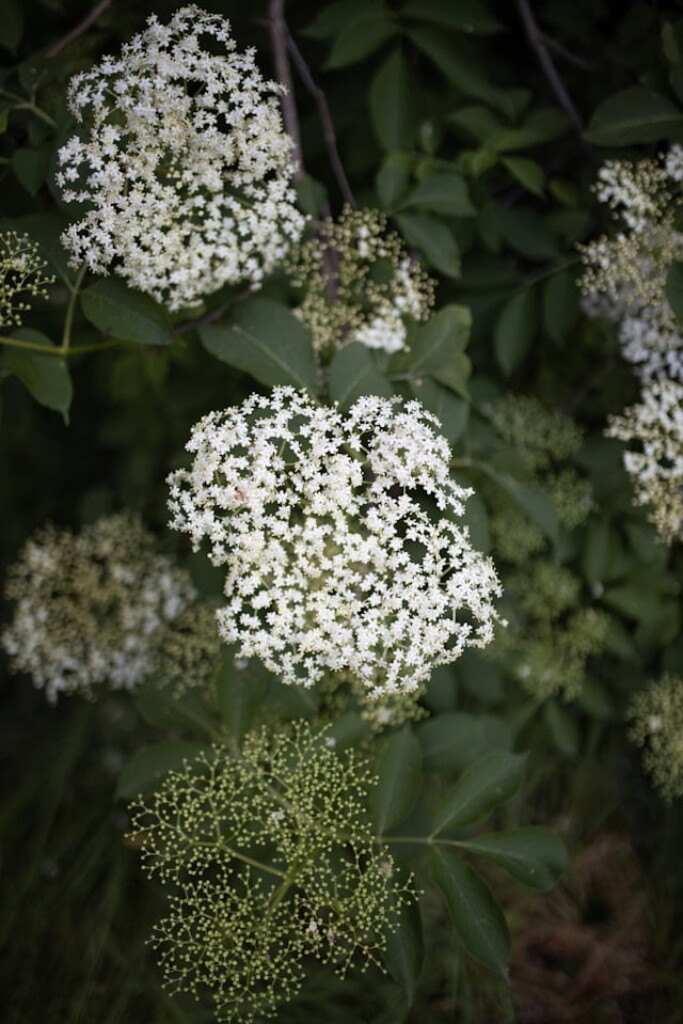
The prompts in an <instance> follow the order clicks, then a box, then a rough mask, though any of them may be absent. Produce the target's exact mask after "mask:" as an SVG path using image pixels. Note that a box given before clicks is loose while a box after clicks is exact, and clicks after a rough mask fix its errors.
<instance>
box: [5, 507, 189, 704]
mask: <svg viewBox="0 0 683 1024" xmlns="http://www.w3.org/2000/svg"><path fill="white" fill-rule="evenodd" d="M6 595H7V597H8V598H10V600H13V601H15V602H16V607H15V611H14V618H13V621H12V622H11V624H10V625H9V626H8V627H6V629H5V630H4V631H3V633H2V638H1V639H2V646H3V647H4V649H5V651H6V652H7V653H8V654H9V655H10V657H11V659H12V667H13V669H14V670H15V671H17V672H27V673H29V674H30V675H31V676H33V681H34V683H35V685H36V686H37V687H40V688H43V689H44V690H45V693H46V696H47V698H48V700H50V701H55V700H56V699H57V697H58V695H59V694H60V693H73V692H75V691H77V690H83V691H85V692H86V693H88V692H90V691H91V689H92V687H93V686H95V685H96V684H99V683H106V684H107V685H108V686H110V687H112V688H113V689H131V688H133V687H134V686H136V685H137V684H138V683H140V682H141V681H142V680H143V679H144V678H145V676H147V675H148V674H149V673H150V672H152V671H154V670H155V668H156V666H157V657H158V649H157V648H158V644H160V643H162V642H163V637H164V635H165V633H164V627H166V626H167V624H168V623H170V622H172V621H173V620H174V619H175V618H176V617H177V616H178V615H179V614H180V613H181V612H183V611H184V609H185V608H187V607H188V605H189V604H190V603H191V602H192V601H193V600H194V599H195V597H196V593H195V590H194V587H193V586H192V583H191V582H190V579H189V577H188V576H187V574H186V573H185V572H183V571H182V570H180V569H178V568H176V567H175V566H174V565H173V564H172V562H171V560H170V559H169V558H167V557H166V556H165V555H162V554H159V553H158V552H157V551H155V550H154V546H153V538H152V536H151V535H150V534H149V533H148V532H147V530H146V529H145V528H144V527H143V525H142V523H141V522H140V520H139V519H137V518H135V517H134V516H130V515H125V514H122V515H115V516H110V517H108V518H105V519H100V520H99V521H98V522H96V523H94V524H92V525H91V526H87V527H85V529H84V530H83V531H82V532H81V533H80V534H78V535H74V534H72V533H70V532H69V531H68V530H58V529H56V528H55V527H53V526H47V527H46V528H44V529H43V530H41V531H39V532H38V533H37V534H36V535H35V536H34V537H32V538H31V539H30V540H29V541H27V543H26V545H25V546H24V548H23V550H22V552H21V554H20V556H19V559H18V561H17V562H16V564H15V565H14V566H12V568H11V569H10V572H9V575H8V583H7V589H6ZM157 640H158V643H157Z"/></svg>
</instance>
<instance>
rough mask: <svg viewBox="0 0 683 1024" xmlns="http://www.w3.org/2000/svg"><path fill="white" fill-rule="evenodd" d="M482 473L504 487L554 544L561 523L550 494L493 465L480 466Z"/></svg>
mask: <svg viewBox="0 0 683 1024" xmlns="http://www.w3.org/2000/svg"><path fill="white" fill-rule="evenodd" d="M480 468H481V470H482V472H484V473H485V474H486V476H488V477H489V478H490V479H491V480H493V481H495V483H497V484H498V486H499V487H502V488H503V490H504V491H505V493H506V494H507V495H509V497H510V498H512V500H513V501H514V502H515V503H516V504H517V505H519V507H520V508H521V509H522V511H523V512H525V513H526V514H527V515H528V516H529V518H530V519H532V520H533V521H534V522H535V523H536V525H537V526H540V528H541V530H543V532H544V533H545V535H546V536H547V537H549V538H550V540H552V541H553V542H555V541H556V540H557V537H558V532H559V523H558V520H557V511H556V509H555V503H554V501H553V499H552V498H551V497H550V495H549V494H548V492H547V491H546V490H544V489H543V488H542V487H539V486H538V485H536V484H525V483H521V482H520V481H519V480H517V479H515V478H514V477H512V476H510V475H509V474H508V473H505V472H503V471H501V470H498V469H496V468H494V466H492V465H491V463H490V462H489V463H486V464H482V465H481V466H480Z"/></svg>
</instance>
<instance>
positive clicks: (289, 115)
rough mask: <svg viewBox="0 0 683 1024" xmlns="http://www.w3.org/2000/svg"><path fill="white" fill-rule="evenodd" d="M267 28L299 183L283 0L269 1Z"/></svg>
mask: <svg viewBox="0 0 683 1024" xmlns="http://www.w3.org/2000/svg"><path fill="white" fill-rule="evenodd" d="M268 28H269V30H270V39H271V42H272V45H273V57H274V59H275V72H276V74H277V78H278V81H279V82H280V84H281V85H283V86H284V92H283V94H282V95H281V97H280V103H281V105H282V118H283V120H284V123H285V131H286V132H287V134H288V135H289V137H290V139H291V140H292V156H293V158H294V165H295V166H294V174H293V176H292V177H293V178H294V181H301V180H302V179H303V178H304V176H305V173H306V172H305V171H304V162H303V156H302V149H301V129H300V128H299V115H298V113H297V109H296V102H295V100H294V85H293V82H292V73H291V70H290V67H289V58H288V57H287V34H288V33H287V23H286V21H285V0H270V3H269V4H268Z"/></svg>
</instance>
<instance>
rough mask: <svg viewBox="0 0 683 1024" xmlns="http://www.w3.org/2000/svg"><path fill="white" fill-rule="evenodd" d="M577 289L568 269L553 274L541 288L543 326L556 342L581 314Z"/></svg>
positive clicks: (564, 336)
mask: <svg viewBox="0 0 683 1024" xmlns="http://www.w3.org/2000/svg"><path fill="white" fill-rule="evenodd" d="M579 298H580V296H579V289H578V288H577V286H576V281H575V280H574V277H573V275H572V274H571V273H570V272H569V271H568V270H561V271H559V273H557V274H553V276H552V277H551V278H549V280H548V281H546V283H545V286H544V288H543V326H544V327H545V329H546V331H547V332H548V334H549V335H550V337H551V338H552V339H553V341H556V342H558V343H559V342H562V341H564V339H565V338H566V337H567V335H568V334H569V332H570V331H571V330H572V328H573V327H574V325H575V324H576V322H577V321H578V319H579V316H580V314H581V307H580V305H579Z"/></svg>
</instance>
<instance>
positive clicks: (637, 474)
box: [607, 378, 683, 543]
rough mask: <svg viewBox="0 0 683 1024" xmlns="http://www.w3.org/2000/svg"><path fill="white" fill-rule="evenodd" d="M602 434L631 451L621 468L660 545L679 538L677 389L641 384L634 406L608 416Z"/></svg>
mask: <svg viewBox="0 0 683 1024" xmlns="http://www.w3.org/2000/svg"><path fill="white" fill-rule="evenodd" d="M607 434H608V435H609V436H610V437H616V438H618V439H619V440H620V441H626V442H627V443H628V444H630V445H634V447H633V448H631V449H630V450H629V451H626V452H625V453H624V466H625V468H626V471H627V472H628V473H629V475H630V477H631V479H632V481H633V484H634V487H635V493H636V501H637V502H638V504H640V505H650V506H651V508H652V514H651V518H652V521H653V523H654V524H655V526H656V527H657V530H658V532H659V535H660V536H661V538H662V540H664V541H665V542H666V543H671V541H673V540H675V539H677V538H678V539H680V538H681V537H683V384H681V383H679V382H678V381H675V380H668V379H667V378H662V379H661V380H659V381H652V382H651V383H649V384H646V385H645V386H644V387H643V391H642V394H641V400H640V402H638V403H637V404H636V405H632V406H631V407H630V408H628V409H626V411H625V412H624V414H623V416H614V417H613V418H612V420H611V422H610V427H609V429H608V431H607Z"/></svg>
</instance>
